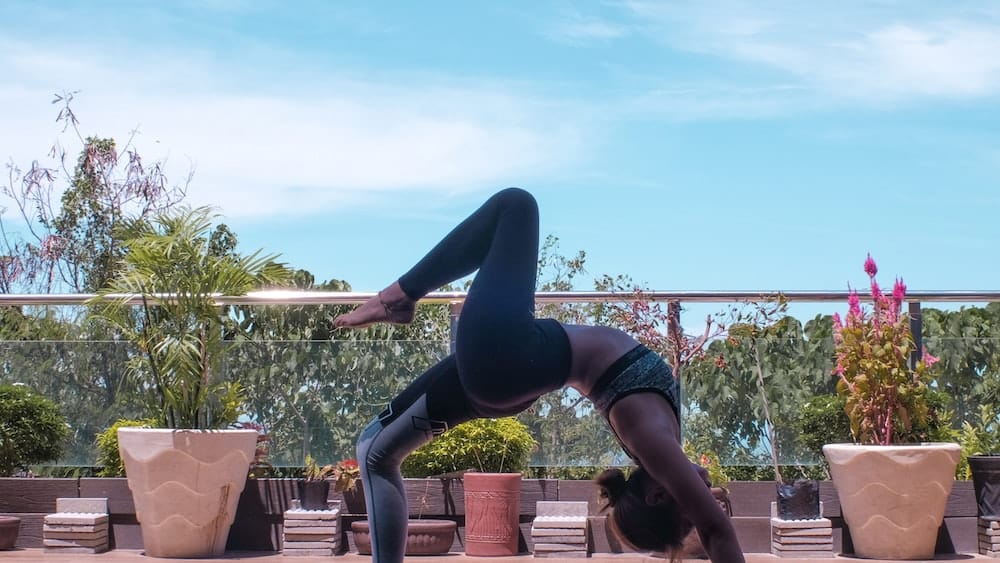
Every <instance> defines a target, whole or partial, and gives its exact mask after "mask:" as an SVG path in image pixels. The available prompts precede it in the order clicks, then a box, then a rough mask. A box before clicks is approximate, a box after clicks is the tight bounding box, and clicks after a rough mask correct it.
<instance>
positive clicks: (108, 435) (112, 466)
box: [97, 418, 159, 477]
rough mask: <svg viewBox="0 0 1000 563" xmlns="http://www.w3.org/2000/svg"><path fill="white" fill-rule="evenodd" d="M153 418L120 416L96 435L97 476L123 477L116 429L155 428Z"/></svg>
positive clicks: (123, 469)
mask: <svg viewBox="0 0 1000 563" xmlns="http://www.w3.org/2000/svg"><path fill="white" fill-rule="evenodd" d="M158 426H159V424H157V420H156V419H155V418H144V419H141V420H134V419H128V418H120V419H118V420H116V421H115V423H114V424H112V425H111V427H109V428H108V429H107V430H105V431H104V432H101V433H100V434H98V435H97V465H99V466H100V467H101V469H100V470H99V471H98V472H97V476H98V477H124V476H125V464H124V463H123V462H122V457H121V454H120V453H119V451H118V429H119V428H156V427H158Z"/></svg>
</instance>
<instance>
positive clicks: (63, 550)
mask: <svg viewBox="0 0 1000 563" xmlns="http://www.w3.org/2000/svg"><path fill="white" fill-rule="evenodd" d="M107 550H108V546H107V544H105V545H103V546H98V547H46V548H45V550H44V551H45V553H51V554H53V555H55V554H57V553H58V554H60V555H62V554H77V553H86V554H91V555H92V554H95V553H104V552H105V551H107Z"/></svg>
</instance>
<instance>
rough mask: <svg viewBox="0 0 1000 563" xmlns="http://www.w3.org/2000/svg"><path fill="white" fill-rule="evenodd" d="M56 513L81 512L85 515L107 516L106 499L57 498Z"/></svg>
mask: <svg viewBox="0 0 1000 563" xmlns="http://www.w3.org/2000/svg"><path fill="white" fill-rule="evenodd" d="M56 512H82V513H85V514H93V513H96V514H107V513H108V499H106V498H57V499H56Z"/></svg>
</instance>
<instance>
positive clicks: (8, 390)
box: [0, 384, 70, 549]
mask: <svg viewBox="0 0 1000 563" xmlns="http://www.w3.org/2000/svg"><path fill="white" fill-rule="evenodd" d="M69 432H70V430H69V426H68V425H67V424H66V418H65V417H64V416H63V415H62V413H60V412H59V407H58V406H57V405H56V404H55V403H54V402H52V401H51V400H50V399H48V398H46V397H43V396H41V395H38V394H36V393H33V392H32V391H31V390H30V389H28V387H27V386H25V385H20V384H13V385H11V384H3V385H0V477H11V476H13V475H15V473H18V472H22V473H21V474H28V475H30V473H29V472H28V467H29V466H30V465H32V464H36V463H43V462H46V461H50V460H54V459H59V456H61V455H62V451H63V447H64V445H65V443H66V438H68V437H69ZM20 527H21V519H20V518H18V517H16V516H0V549H11V548H13V547H14V544H16V543H17V537H18V534H19V531H20Z"/></svg>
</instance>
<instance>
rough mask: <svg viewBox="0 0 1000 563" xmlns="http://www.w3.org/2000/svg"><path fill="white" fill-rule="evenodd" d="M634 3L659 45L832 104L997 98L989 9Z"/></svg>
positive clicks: (998, 39) (996, 46)
mask: <svg viewBox="0 0 1000 563" xmlns="http://www.w3.org/2000/svg"><path fill="white" fill-rule="evenodd" d="M627 5H628V7H629V8H630V11H631V13H632V14H633V16H634V17H635V20H636V21H638V22H641V28H642V29H644V30H645V32H646V34H647V35H648V36H650V37H652V38H654V39H655V40H657V41H660V42H663V43H665V44H667V45H670V46H673V47H676V48H680V49H683V50H687V51H692V52H697V53H705V54H709V55H713V56H717V57H721V58H722V59H724V60H726V59H728V60H733V61H737V62H752V63H758V64H760V65H762V66H763V68H771V69H775V70H778V71H781V72H783V73H785V74H786V78H785V79H784V80H783V81H784V82H787V80H788V78H794V79H795V80H798V81H800V83H801V84H802V85H803V86H806V87H809V88H811V89H812V90H813V91H814V95H816V96H820V97H826V98H828V99H830V98H832V99H835V100H836V99H840V100H844V99H851V100H859V99H867V100H870V101H872V102H875V103H884V102H899V101H904V102H905V101H909V100H919V99H925V98H931V97H934V98H948V99H966V98H973V97H985V96H995V95H997V94H1000V57H998V56H997V55H996V53H998V52H1000V14H998V13H997V11H996V10H991V9H990V8H989V6H986V7H981V6H978V5H975V4H971V5H970V4H969V3H962V2H957V1H956V2H954V3H953V2H932V3H922V2H904V3H895V2H867V3H860V4H857V3H856V4H845V3H815V2H777V3H774V2H772V3H756V2H742V1H738V0H732V1H720V2H707V3H701V2H699V3H670V4H661V3H650V2H643V1H635V2H630V3H628V4H627ZM963 8H964V9H963Z"/></svg>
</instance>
